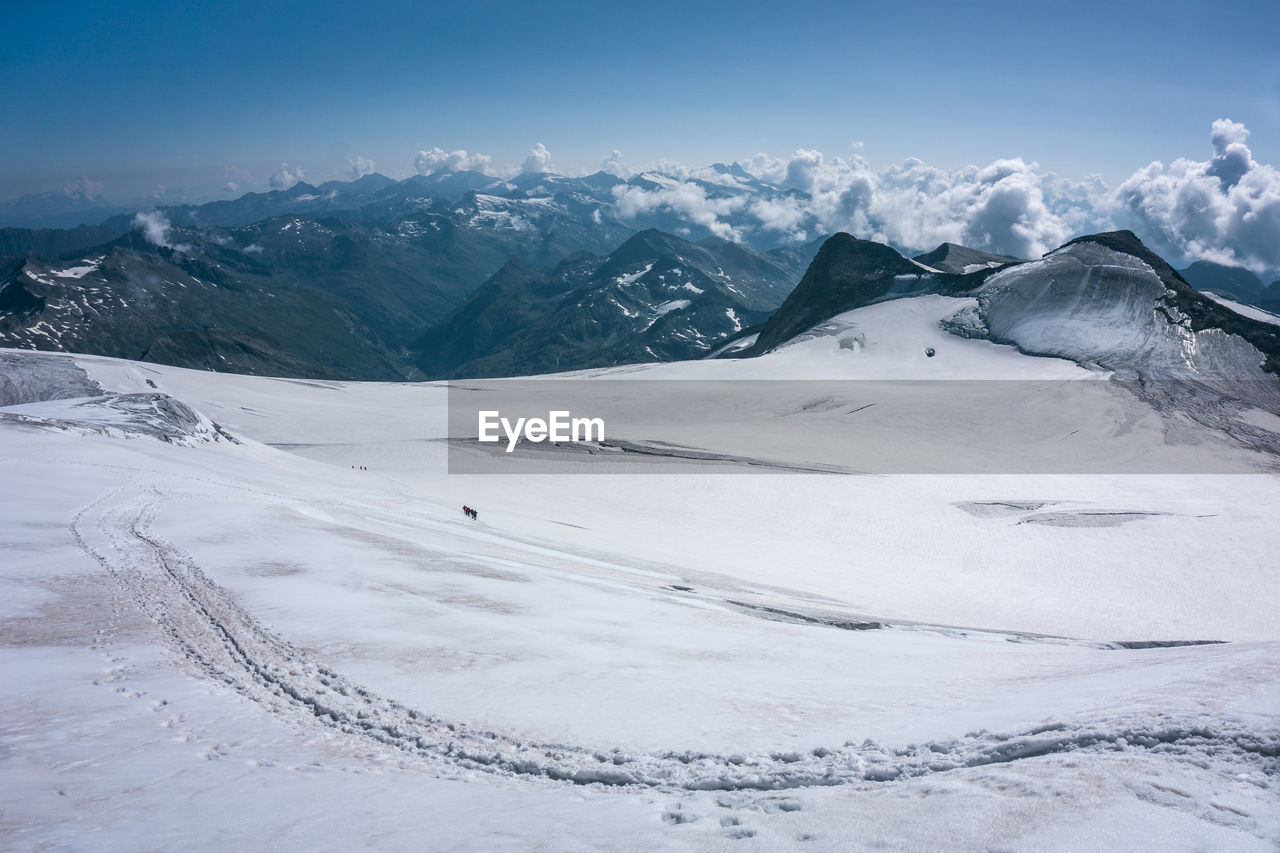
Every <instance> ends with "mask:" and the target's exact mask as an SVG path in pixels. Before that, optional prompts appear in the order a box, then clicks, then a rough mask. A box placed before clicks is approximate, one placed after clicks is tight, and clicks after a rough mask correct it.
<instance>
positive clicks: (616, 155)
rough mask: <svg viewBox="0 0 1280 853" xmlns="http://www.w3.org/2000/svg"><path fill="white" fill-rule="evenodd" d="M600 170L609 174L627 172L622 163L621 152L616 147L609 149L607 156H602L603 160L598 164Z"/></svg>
mask: <svg viewBox="0 0 1280 853" xmlns="http://www.w3.org/2000/svg"><path fill="white" fill-rule="evenodd" d="M600 170H601V171H602V172H608V173H609V174H611V175H625V174H627V167H626V166H624V165H622V152H621V151H619V150H618V149H617V148H615V149H613V150H612V151H610V152H609V156H608V157H606V158H604V162H603V163H601V164H600Z"/></svg>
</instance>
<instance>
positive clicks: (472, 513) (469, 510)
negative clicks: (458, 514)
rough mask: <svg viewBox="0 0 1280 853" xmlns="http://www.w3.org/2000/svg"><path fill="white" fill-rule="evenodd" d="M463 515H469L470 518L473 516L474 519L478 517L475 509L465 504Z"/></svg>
mask: <svg viewBox="0 0 1280 853" xmlns="http://www.w3.org/2000/svg"><path fill="white" fill-rule="evenodd" d="M462 514H463V515H469V516H471V517H472V518H475V517H476V515H477V514H476V511H475V510H474V509H472V508H471V507H469V506H467V505H465V504H463V506H462Z"/></svg>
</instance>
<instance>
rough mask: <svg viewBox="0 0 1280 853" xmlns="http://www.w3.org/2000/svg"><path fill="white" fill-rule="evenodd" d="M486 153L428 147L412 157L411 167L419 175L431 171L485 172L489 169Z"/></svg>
mask: <svg viewBox="0 0 1280 853" xmlns="http://www.w3.org/2000/svg"><path fill="white" fill-rule="evenodd" d="M489 159H490V158H489V155H488V154H479V153H475V154H469V153H467V151H465V150H464V149H461V148H460V149H458V150H457V151H445V150H444V149H443V148H438V147H437V148H428V149H427V150H425V151H419V152H418V155H417V156H416V157H414V158H413V169H414V171H415V172H417V173H418V174H419V175H430V174H431V173H432V172H439V171H446V172H466V171H475V172H485V173H487V172H488V171H489Z"/></svg>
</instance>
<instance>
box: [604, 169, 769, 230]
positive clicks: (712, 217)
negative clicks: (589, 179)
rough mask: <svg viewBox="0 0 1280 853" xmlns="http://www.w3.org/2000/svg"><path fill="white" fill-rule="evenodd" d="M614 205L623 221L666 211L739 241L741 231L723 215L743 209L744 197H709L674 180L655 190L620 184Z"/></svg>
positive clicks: (691, 185) (698, 187)
mask: <svg viewBox="0 0 1280 853" xmlns="http://www.w3.org/2000/svg"><path fill="white" fill-rule="evenodd" d="M613 197H614V208H615V209H616V211H617V213H618V216H619V217H620V218H622V219H623V220H633V219H636V218H638V217H641V216H644V215H647V214H658V213H667V214H671V215H675V216H677V217H679V218H682V219H684V220H686V221H688V222H690V223H692V224H694V225H701V226H702V227H703V228H706V229H707V230H708V231H710V232H711V233H712V234H714V235H715V236H717V237H722V238H724V239H726V240H735V241H736V240H741V239H742V234H741V232H740V230H739V229H737V228H735V227H734V226H733V225H731V224H730V223H729V222H728V221H726V217H728V216H729V215H731V214H733V213H735V212H737V211H739V210H741V209H742V208H744V207H745V206H746V205H747V203H748V199H747V198H746V197H745V196H730V197H721V198H710V197H708V196H707V191H706V190H705V189H704V188H703V187H701V186H699V185H698V184H693V183H687V182H683V181H682V182H677V183H675V184H673V185H672V186H669V187H662V188H661V189H658V190H646V189H644V188H642V187H635V186H629V185H625V184H624V185H621V186H616V187H614V188H613Z"/></svg>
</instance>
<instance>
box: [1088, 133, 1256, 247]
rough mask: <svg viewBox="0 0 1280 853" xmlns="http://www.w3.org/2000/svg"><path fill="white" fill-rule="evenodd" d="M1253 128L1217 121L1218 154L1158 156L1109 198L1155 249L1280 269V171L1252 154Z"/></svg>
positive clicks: (1215, 148)
mask: <svg viewBox="0 0 1280 853" xmlns="http://www.w3.org/2000/svg"><path fill="white" fill-rule="evenodd" d="M1248 136H1249V131H1248V130H1247V129H1246V128H1245V126H1244V125H1242V124H1239V123H1238V122H1234V121H1231V120H1230V119H1219V120H1217V121H1215V122H1214V123H1213V126H1212V129H1211V131H1210V142H1211V143H1212V146H1213V156H1212V157H1210V158H1209V159H1208V160H1203V161H1198V160H1189V159H1185V158H1179V159H1177V160H1174V161H1173V162H1172V163H1170V164H1168V165H1167V166H1166V165H1165V164H1164V163H1162V162H1159V161H1156V162H1154V163H1152V164H1150V165H1149V166H1146V167H1145V168H1142V169H1139V170H1138V171H1137V172H1135V173H1134V174H1133V175H1132V176H1130V177H1129V179H1128V180H1126V181H1125V182H1124V183H1123V184H1121V185H1120V186H1119V187H1117V188H1116V191H1115V194H1114V195H1113V196H1112V199H1111V201H1112V203H1113V205H1114V206H1115V207H1116V209H1117V210H1119V211H1122V212H1123V213H1124V214H1125V215H1127V216H1128V217H1129V218H1130V219H1131V220H1132V221H1133V223H1134V226H1135V230H1137V231H1138V232H1139V233H1140V234H1142V235H1144V236H1146V235H1149V236H1150V240H1151V241H1152V242H1153V243H1154V245H1155V248H1156V249H1157V250H1160V251H1166V252H1174V253H1176V254H1179V255H1181V256H1183V257H1185V258H1188V259H1190V260H1206V261H1216V262H1218V263H1223V264H1232V265H1238V266H1243V267H1248V268H1249V269H1252V270H1254V271H1255V272H1258V273H1270V272H1274V271H1276V270H1280V171H1278V170H1277V169H1276V168H1274V167H1273V166H1269V165H1264V164H1261V163H1258V162H1256V161H1255V160H1254V159H1253V155H1252V152H1251V151H1250V150H1249V148H1248V146H1247V145H1246V144H1245V141H1246V140H1247V139H1248Z"/></svg>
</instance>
